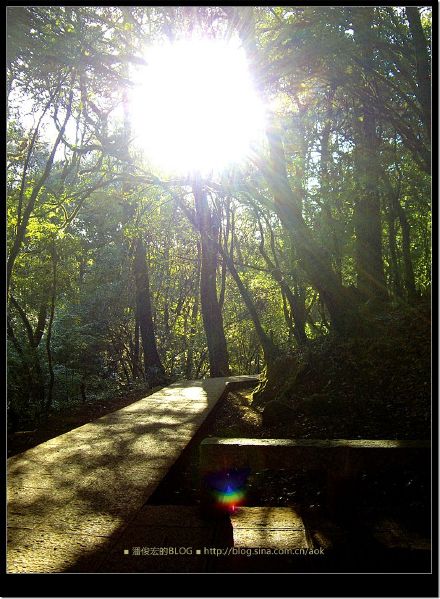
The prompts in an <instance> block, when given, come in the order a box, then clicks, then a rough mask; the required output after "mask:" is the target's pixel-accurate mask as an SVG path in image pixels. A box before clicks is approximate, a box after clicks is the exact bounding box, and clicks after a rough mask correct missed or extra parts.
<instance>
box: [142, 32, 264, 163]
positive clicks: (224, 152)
mask: <svg viewBox="0 0 440 599" xmlns="http://www.w3.org/2000/svg"><path fill="white" fill-rule="evenodd" d="M146 60H147V62H148V66H146V67H144V68H143V69H142V71H139V72H138V83H137V84H136V86H135V88H134V90H133V92H132V96H131V118H132V127H133V134H134V135H135V137H136V143H137V145H138V146H139V147H140V148H142V149H143V150H144V151H145V153H146V155H147V158H148V159H149V160H150V161H151V162H152V163H153V164H155V165H157V166H158V167H160V168H162V169H164V170H167V171H172V172H178V173H189V172H198V173H207V172H219V171H221V170H222V169H224V168H226V167H228V166H229V165H231V164H236V163H239V162H241V161H243V160H245V159H246V158H247V157H248V156H249V155H250V152H251V149H252V147H253V145H254V144H255V143H258V140H259V139H260V138H261V136H262V133H263V129H264V106H263V104H262V102H261V100H260V99H259V97H258V94H257V92H256V90H255V88H254V86H253V84H252V81H251V77H250V73H249V69H248V65H247V61H246V58H245V55H244V51H243V50H242V49H241V48H240V47H238V46H237V45H236V44H235V45H234V44H231V43H226V42H222V41H214V40H192V41H179V42H174V43H173V44H168V45H166V46H161V47H157V48H153V49H151V50H150V51H149V52H148V53H147V55H146Z"/></svg>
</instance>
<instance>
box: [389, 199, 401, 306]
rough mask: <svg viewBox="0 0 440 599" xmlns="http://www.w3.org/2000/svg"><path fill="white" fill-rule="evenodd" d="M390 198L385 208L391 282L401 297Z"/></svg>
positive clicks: (393, 218) (394, 227)
mask: <svg viewBox="0 0 440 599" xmlns="http://www.w3.org/2000/svg"><path fill="white" fill-rule="evenodd" d="M391 202H392V200H390V204H389V206H388V210H387V221H388V249H389V253H390V270H391V273H390V274H391V284H392V287H393V290H394V293H395V294H396V296H397V297H402V285H401V281H400V272H399V262H398V257H397V241H396V216H397V215H396V213H395V211H394V208H393V206H392V203H391Z"/></svg>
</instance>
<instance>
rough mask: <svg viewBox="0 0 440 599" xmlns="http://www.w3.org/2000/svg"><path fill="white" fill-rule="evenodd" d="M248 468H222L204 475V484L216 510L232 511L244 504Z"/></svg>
mask: <svg viewBox="0 0 440 599" xmlns="http://www.w3.org/2000/svg"><path fill="white" fill-rule="evenodd" d="M249 474H250V469H249V468H246V469H240V470H222V471H218V472H210V473H209V474H207V475H205V477H204V480H205V485H206V486H207V489H208V490H209V493H210V495H211V497H212V498H213V500H214V505H215V507H216V508H217V509H218V510H221V511H226V512H229V513H231V512H234V511H235V510H236V509H237V508H238V507H240V506H241V505H244V503H245V499H246V491H245V486H246V480H247V478H248V476H249Z"/></svg>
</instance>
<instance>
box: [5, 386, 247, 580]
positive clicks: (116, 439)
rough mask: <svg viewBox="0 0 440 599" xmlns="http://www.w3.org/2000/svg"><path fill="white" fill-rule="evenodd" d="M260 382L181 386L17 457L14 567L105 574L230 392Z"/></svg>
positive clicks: (11, 527) (10, 558)
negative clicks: (103, 569) (109, 559)
mask: <svg viewBox="0 0 440 599" xmlns="http://www.w3.org/2000/svg"><path fill="white" fill-rule="evenodd" d="M257 380H258V379H257V378H256V377H252V376H237V377H222V378H214V379H206V380H202V381H184V382H180V383H175V384H173V385H170V386H169V387H166V388H164V389H162V390H161V391H158V392H157V393H154V394H153V395H150V396H149V397H146V398H145V399H142V400H140V401H137V402H136V403H133V404H131V405H129V406H127V407H125V408H122V409H121V410H118V411H116V412H112V413H110V414H107V415H106V416H103V417H102V418H99V419H98V420H95V421H93V422H90V423H89V424H86V425H84V426H81V427H79V428H77V429H74V430H72V431H70V432H68V433H65V434H63V435H60V436H59V437H56V438H55V439H51V440H50V441H47V442H46V443H42V444H41V445H38V446H37V447H34V448H32V449H29V450H28V451H25V452H23V453H21V454H19V455H16V456H14V457H12V458H10V459H9V460H8V480H7V483H8V552H7V571H8V572H10V573H17V572H22V573H31V572H66V571H70V572H72V571H76V572H93V571H97V569H98V567H99V565H100V564H102V563H103V560H105V558H106V556H108V555H111V554H112V550H113V549H114V548H115V547H119V545H118V541H119V539H120V537H121V535H122V534H123V531H124V529H126V528H127V527H128V526H129V525H130V521H132V520H133V519H135V517H136V515H137V513H138V512H139V511H140V510H141V508H142V506H143V505H144V503H145V502H146V501H147V499H148V498H149V496H150V495H151V494H152V492H153V491H154V490H155V489H156V487H157V486H158V485H159V483H160V482H161V480H162V479H163V478H164V476H165V475H166V474H167V472H168V471H169V469H170V468H171V466H172V465H173V463H174V462H175V461H176V460H177V458H178V457H179V456H180V454H181V452H182V450H183V449H184V448H185V447H186V445H187V444H188V443H189V442H190V441H191V439H192V437H193V436H194V434H195V433H196V431H197V430H198V428H199V427H200V425H201V424H202V423H203V421H204V420H205V419H206V417H207V416H208V414H209V413H210V411H211V410H212V408H213V407H214V406H215V404H216V403H217V401H218V400H219V399H220V397H222V396H224V393H225V391H226V389H227V388H228V389H229V390H231V389H233V388H239V387H242V386H247V385H251V384H252V383H253V382H257ZM149 507H151V506H149ZM183 521H184V520H182V518H181V517H179V522H180V523H182V522H183ZM166 525H167V524H166V523H165V522H163V521H157V527H158V528H160V529H161V530H162V528H161V527H163V526H166ZM184 528H185V527H183V528H181V530H184ZM188 530H189V529H188ZM160 534H162V533H160ZM191 534H193V533H191ZM179 542H180V541H179Z"/></svg>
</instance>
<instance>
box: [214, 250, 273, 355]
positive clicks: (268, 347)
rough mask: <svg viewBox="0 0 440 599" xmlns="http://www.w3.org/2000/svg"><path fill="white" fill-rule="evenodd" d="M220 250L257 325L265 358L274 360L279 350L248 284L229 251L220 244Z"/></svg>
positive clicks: (255, 325) (256, 329) (256, 330)
mask: <svg viewBox="0 0 440 599" xmlns="http://www.w3.org/2000/svg"><path fill="white" fill-rule="evenodd" d="M219 250H220V253H221V255H222V257H223V260H225V262H226V265H227V267H228V270H229V272H230V273H231V276H232V278H233V279H234V281H235V284H236V285H237V287H238V290H239V291H240V295H241V297H242V298H243V301H244V303H245V306H246V308H247V310H248V312H249V315H250V317H251V318H252V322H253V323H254V327H255V332H256V333H257V337H258V340H259V342H260V344H261V347H262V348H263V353H264V359H265V361H266V363H270V362H273V361H274V359H275V358H276V357H277V356H278V355H279V350H278V348H277V347H276V345H275V344H274V343H273V341H272V339H271V338H270V337H269V336H268V335H267V334H266V332H265V331H264V329H263V327H262V325H261V321H260V317H259V316H258V312H257V309H256V307H255V303H254V301H253V299H252V297H251V295H250V293H249V291H248V290H247V289H246V286H245V285H244V283H243V281H242V280H241V278H240V275H239V274H238V272H237V269H236V268H235V264H234V261H233V260H232V258H231V257H230V256H229V254H228V252H227V251H225V250H224V249H223V248H222V247H221V246H219Z"/></svg>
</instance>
